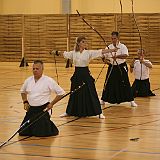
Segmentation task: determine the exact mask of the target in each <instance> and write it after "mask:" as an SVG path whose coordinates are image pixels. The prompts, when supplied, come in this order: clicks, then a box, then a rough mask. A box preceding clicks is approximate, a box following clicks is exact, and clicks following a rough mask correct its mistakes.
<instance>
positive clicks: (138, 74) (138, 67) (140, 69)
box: [133, 60, 152, 80]
mask: <svg viewBox="0 0 160 160" xmlns="http://www.w3.org/2000/svg"><path fill="white" fill-rule="evenodd" d="M144 61H145V63H149V64H151V65H152V63H151V62H150V61H149V60H144ZM133 73H134V76H135V79H139V80H144V79H148V78H149V68H148V67H146V66H145V65H144V64H143V63H140V61H139V60H135V61H134V68H133Z"/></svg>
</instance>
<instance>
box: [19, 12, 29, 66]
mask: <svg viewBox="0 0 160 160" xmlns="http://www.w3.org/2000/svg"><path fill="white" fill-rule="evenodd" d="M21 46H22V47H21V49H22V60H21V63H20V65H19V67H26V66H29V65H28V63H27V61H26V58H25V53H24V15H22V45H21Z"/></svg>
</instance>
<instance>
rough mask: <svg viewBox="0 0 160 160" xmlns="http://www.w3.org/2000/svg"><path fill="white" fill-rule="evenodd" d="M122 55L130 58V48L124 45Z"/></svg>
mask: <svg viewBox="0 0 160 160" xmlns="http://www.w3.org/2000/svg"><path fill="white" fill-rule="evenodd" d="M122 54H126V55H128V56H129V53H128V48H127V47H126V46H125V45H124V44H123V45H122Z"/></svg>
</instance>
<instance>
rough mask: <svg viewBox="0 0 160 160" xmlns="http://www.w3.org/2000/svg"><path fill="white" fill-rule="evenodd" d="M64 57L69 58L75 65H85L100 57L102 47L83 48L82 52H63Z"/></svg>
mask: <svg viewBox="0 0 160 160" xmlns="http://www.w3.org/2000/svg"><path fill="white" fill-rule="evenodd" d="M63 56H64V58H66V59H71V60H72V61H73V64H74V65H75V67H87V66H88V65H89V62H90V61H91V60H92V59H94V58H98V57H102V49H100V50H83V52H82V53H80V52H79V51H78V52H76V51H70V52H66V51H65V52H64V53H63Z"/></svg>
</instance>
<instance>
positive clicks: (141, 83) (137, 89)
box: [132, 78, 155, 97]
mask: <svg viewBox="0 0 160 160" xmlns="http://www.w3.org/2000/svg"><path fill="white" fill-rule="evenodd" d="M132 92H133V95H134V97H147V96H155V94H154V93H153V92H152V91H151V90H150V82H149V78H148V79H145V80H138V79H135V81H134V82H133V85H132Z"/></svg>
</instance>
